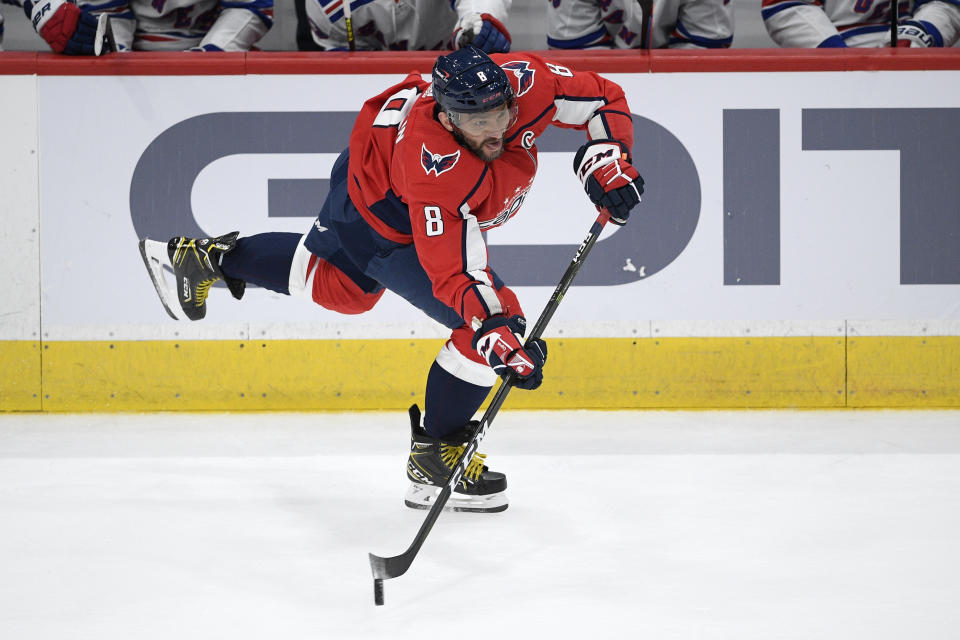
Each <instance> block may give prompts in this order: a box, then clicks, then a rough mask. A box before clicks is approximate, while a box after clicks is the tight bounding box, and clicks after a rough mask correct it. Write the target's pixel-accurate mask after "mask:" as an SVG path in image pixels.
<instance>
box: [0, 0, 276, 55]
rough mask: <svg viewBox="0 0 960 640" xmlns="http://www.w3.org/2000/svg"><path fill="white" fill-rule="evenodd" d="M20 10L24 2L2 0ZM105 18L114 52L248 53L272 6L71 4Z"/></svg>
mask: <svg viewBox="0 0 960 640" xmlns="http://www.w3.org/2000/svg"><path fill="white" fill-rule="evenodd" d="M3 2H6V3H12V4H17V5H20V6H23V5H24V0H3ZM75 3H76V4H77V6H79V7H80V9H81V10H82V11H84V12H87V13H93V14H101V13H106V14H109V15H110V24H111V26H112V27H113V32H114V37H115V38H116V40H117V46H118V48H119V49H120V50H130V49H134V50H138V51H183V50H185V49H191V48H201V49H205V50H208V51H248V50H249V49H250V47H251V46H252V45H253V44H254V43H255V42H257V41H258V40H259V39H260V38H262V37H263V35H264V34H265V33H266V32H267V31H268V30H269V29H270V27H271V26H272V25H273V0H75Z"/></svg>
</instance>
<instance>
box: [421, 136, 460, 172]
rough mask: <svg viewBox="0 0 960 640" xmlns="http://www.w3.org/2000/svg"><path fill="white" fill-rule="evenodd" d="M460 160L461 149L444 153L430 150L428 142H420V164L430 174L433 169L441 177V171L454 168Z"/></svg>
mask: <svg viewBox="0 0 960 640" xmlns="http://www.w3.org/2000/svg"><path fill="white" fill-rule="evenodd" d="M458 160H460V149H457V150H456V151H454V152H453V153H448V154H446V155H444V154H441V153H433V152H432V151H430V150H429V149H428V148H427V143H426V142H422V143H420V165H421V166H422V167H423V170H424V172H426V174H427V175H428V176H429V175H430V172H431V171H432V172H433V174H434V175H435V176H437V177H438V178H439V177H440V174H441V173H444V172H446V171H450V169H453V168H454V167H455V166H456V165H457V161H458Z"/></svg>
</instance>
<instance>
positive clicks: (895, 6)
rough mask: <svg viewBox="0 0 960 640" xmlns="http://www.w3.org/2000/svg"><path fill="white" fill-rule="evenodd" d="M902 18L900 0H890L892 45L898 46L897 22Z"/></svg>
mask: <svg viewBox="0 0 960 640" xmlns="http://www.w3.org/2000/svg"><path fill="white" fill-rule="evenodd" d="M899 18H900V0H890V46H891V47H894V48H896V46H897V22H898V20H899Z"/></svg>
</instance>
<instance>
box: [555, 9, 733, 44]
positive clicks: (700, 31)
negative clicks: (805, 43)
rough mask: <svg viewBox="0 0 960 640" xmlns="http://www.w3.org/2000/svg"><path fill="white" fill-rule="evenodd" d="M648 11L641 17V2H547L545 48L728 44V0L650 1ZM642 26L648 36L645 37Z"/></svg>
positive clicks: (730, 33) (730, 30)
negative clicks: (648, 14) (647, 30)
mask: <svg viewBox="0 0 960 640" xmlns="http://www.w3.org/2000/svg"><path fill="white" fill-rule="evenodd" d="M646 4H647V6H648V7H649V6H650V5H649V3H646ZM651 13H652V15H651V16H644V3H641V2H639V1H638V0H547V45H548V46H549V47H550V48H551V49H594V48H606V49H609V48H614V49H642V48H652V49H667V48H668V49H720V48H726V47H729V46H730V43H731V42H733V6H732V5H731V4H730V0H653V3H652V12H651ZM645 18H648V22H646V23H645V22H644V19H645ZM646 24H649V27H648V29H649V32H648V33H646V34H645V33H644V30H645V25H646Z"/></svg>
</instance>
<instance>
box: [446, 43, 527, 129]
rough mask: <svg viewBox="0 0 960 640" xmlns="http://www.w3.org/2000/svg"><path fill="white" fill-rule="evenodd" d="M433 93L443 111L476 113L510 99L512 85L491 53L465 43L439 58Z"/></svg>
mask: <svg viewBox="0 0 960 640" xmlns="http://www.w3.org/2000/svg"><path fill="white" fill-rule="evenodd" d="M433 97H434V99H436V101H437V102H438V103H439V104H440V107H441V108H442V109H443V110H444V111H447V112H449V111H453V112H459V113H476V112H478V111H487V110H488V109H495V108H497V107H499V106H500V105H502V104H509V103H511V102H512V101H513V87H511V86H510V80H508V79H507V74H506V73H504V72H503V69H501V68H500V67H499V66H498V65H497V63H496V62H494V61H493V60H491V59H490V56H488V55H487V54H485V53H484V52H482V51H480V50H479V49H476V48H474V47H464V48H463V49H459V50H457V51H454V52H453V53H449V54H447V55H445V56H440V57H439V58H437V62H436V64H434V65H433Z"/></svg>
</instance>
